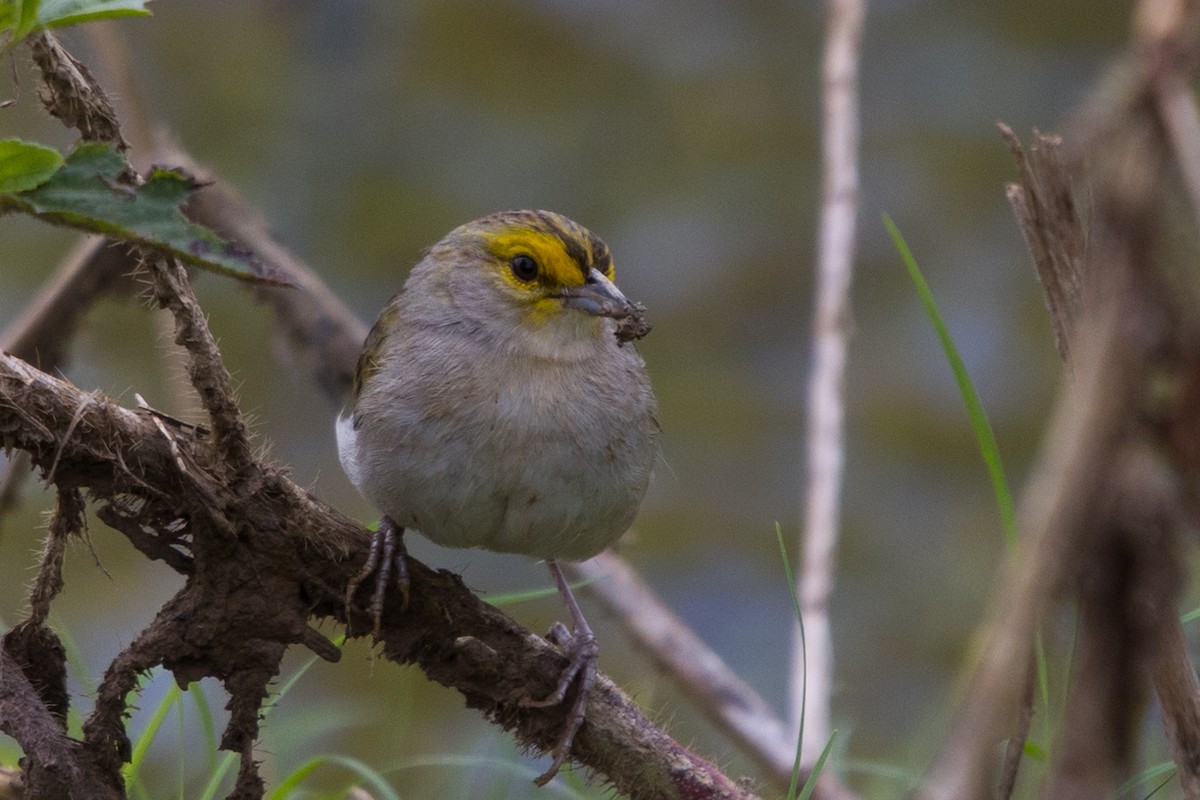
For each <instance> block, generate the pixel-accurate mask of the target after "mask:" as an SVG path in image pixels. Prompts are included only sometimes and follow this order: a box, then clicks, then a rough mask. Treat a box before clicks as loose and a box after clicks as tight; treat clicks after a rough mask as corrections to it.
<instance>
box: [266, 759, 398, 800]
mask: <svg viewBox="0 0 1200 800" xmlns="http://www.w3.org/2000/svg"><path fill="white" fill-rule="evenodd" d="M325 765H333V766H338V767H342V768H343V769H347V770H349V771H350V772H352V773H354V774H355V775H356V776H357V777H358V778H359V780H361V781H363V782H364V783H366V784H368V785H369V786H370V787H371V789H372V791H373V793H374V794H373V796H374V797H376V798H378V800H400V795H399V794H397V793H396V790H395V789H393V788H392V787H391V785H390V784H389V783H388V782H387V781H386V780H384V778H383V775H381V774H380V773H379V772H378V771H376V770H375V769H372V768H371V767H369V766H367V765H366V764H364V763H363V762H362V761H359V760H358V759H356V758H349V757H347V756H317V757H315V758H312V759H309V760H308V761H306V762H305V763H303V764H301V765H300V766H299V767H297V768H296V769H295V770H293V771H292V773H291V774H290V775H288V776H287V777H286V778H284V779H283V780H282V781H280V783H279V785H278V786H277V787H275V791H273V792H271V794H270V795H268V797H269V800H287V798H288V797H291V796H292V794H291V793H292V792H293V791H294V790H295V789H297V788H298V787H299V786H300V784H301V782H303V781H304V779H305V778H307V777H308V776H309V774H311V773H312V772H313V770H315V769H317V768H319V767H323V766H325Z"/></svg>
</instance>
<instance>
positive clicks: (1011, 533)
mask: <svg viewBox="0 0 1200 800" xmlns="http://www.w3.org/2000/svg"><path fill="white" fill-rule="evenodd" d="M883 224H884V227H886V228H887V231H888V235H889V236H891V237H892V244H893V245H894V246H895V248H896V252H898V253H899V254H900V259H901V260H902V261H903V262H904V266H905V267H906V268H907V269H908V275H909V277H910V278H912V282H913V285H914V286H915V287H916V289H917V296H918V297H920V299H921V305H922V306H924V307H925V314H926V316H928V317H929V321H930V323H932V325H933V329H934V331H935V332H936V333H937V337H938V340H939V341H940V342H941V344H942V351H943V353H945V356H946V361H947V362H948V363H949V364H950V370H951V371H952V372H953V373H954V380H955V382H956V383H957V384H958V390H959V393H960V394H961V395H962V400H963V405H964V406H965V407H966V409H967V417H968V419H969V420H970V422H971V431H972V432H973V433H974V435H975V441H976V443H977V444H978V446H979V453H980V455H981V456H983V463H984V464H985V465H986V466H987V471H988V477H989V478H990V480H991V482H992V494H993V495H994V496H995V499H996V508H997V510H998V511H999V512H1000V524H1001V527H1002V528H1003V530H1004V538H1005V541H1006V542H1007V543H1008V546H1009V548H1010V549H1012V550H1014V551H1015V550H1016V549H1017V546H1018V543H1019V536H1018V534H1017V514H1016V510H1015V507H1014V505H1013V499H1012V492H1011V491H1010V490H1009V487H1008V479H1007V478H1006V477H1005V475H1004V464H1003V462H1002V461H1001V460H1000V445H999V444H998V443H997V441H996V435H995V433H994V432H993V431H992V425H991V423H990V422H988V418H987V413H986V412H985V411H984V410H983V402H982V401H981V400H980V399H979V393H978V392H977V391H975V384H974V383H972V382H971V376H970V374H969V373H968V372H967V365H966V364H965V363H964V362H963V360H962V355H961V354H960V353H959V352H958V346H957V345H955V344H954V338H953V337H952V336H951V335H950V329H949V328H947V327H946V322H945V320H944V319H942V314H941V312H940V311H938V307H937V302H936V301H935V300H934V299H933V292H932V291H931V290H930V288H929V284H928V283H927V282H926V281H925V276H924V275H923V274H922V273H921V268H920V267H919V266H918V265H917V259H916V258H915V257H914V256H913V254H912V251H911V250H909V248H908V243H907V242H906V241H904V237H903V236H902V235H901V234H900V229H899V228H897V227H896V224H895V223H894V222H892V218H891V217H890V216H888V215H887V214H884V215H883ZM1035 649H1036V655H1035V660H1036V665H1035V668H1036V671H1037V684H1038V691H1039V693H1040V694H1041V700H1042V708H1043V709H1046V710H1049V708H1050V679H1049V673H1050V667H1049V664H1048V662H1047V659H1046V650H1045V647H1044V646H1043V644H1042V635H1041V632H1040V631H1039V632H1038V635H1037V641H1036V643H1035Z"/></svg>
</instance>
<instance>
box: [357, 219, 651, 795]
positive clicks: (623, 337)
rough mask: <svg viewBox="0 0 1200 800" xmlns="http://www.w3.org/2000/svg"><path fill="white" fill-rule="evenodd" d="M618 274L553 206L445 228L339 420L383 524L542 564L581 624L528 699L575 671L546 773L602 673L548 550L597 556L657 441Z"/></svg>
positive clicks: (638, 486)
mask: <svg viewBox="0 0 1200 800" xmlns="http://www.w3.org/2000/svg"><path fill="white" fill-rule="evenodd" d="M612 277H613V266H612V259H611V256H610V254H609V251H608V248H607V246H605V245H604V243H603V242H602V241H600V239H598V238H597V237H596V236H594V235H593V234H592V233H590V232H589V231H587V230H586V229H585V228H583V227H581V226H579V225H578V224H576V223H574V222H572V221H571V220H568V219H567V218H565V217H562V216H560V215H558V214H553V213H550V212H545V211H516V212H503V213H500V214H494V215H491V216H489V217H484V218H482V219H480V220H477V221H475V222H472V223H469V224H467V225H464V226H462V227H460V228H458V229H456V230H454V231H452V232H451V233H450V234H449V235H447V236H446V238H445V239H443V240H442V241H441V242H439V243H438V244H436V245H434V246H433V247H432V248H431V249H430V251H429V253H428V255H426V257H425V258H424V259H423V260H422V261H421V262H420V263H419V264H417V266H416V267H414V268H413V270H412V273H411V275H410V276H409V279H408V281H407V283H406V284H405V287H404V289H403V291H401V292H400V293H399V294H397V295H396V296H395V297H394V298H392V300H391V301H390V302H389V303H388V305H387V306H386V307H385V308H384V310H383V311H382V313H381V314H380V315H379V319H378V321H377V322H376V324H375V327H374V328H373V329H372V331H371V334H370V336H369V337H368V339H367V342H366V345H365V347H364V351H363V355H362V357H361V359H360V361H359V367H358V374H357V376H356V379H355V396H354V400H353V403H352V405H351V406H350V407H349V408H348V409H347V410H346V412H345V413H344V414H343V415H342V416H341V418H339V420H338V425H337V434H338V449H339V452H340V455H341V460H342V465H343V467H344V468H345V470H346V473H347V475H349V477H350V479H351V481H352V482H353V483H354V484H355V485H356V486H357V487H358V488H359V489H360V490H361V491H362V492H363V494H364V495H366V497H367V498H368V499H369V500H371V502H372V503H374V504H375V505H376V506H378V507H379V509H380V510H381V511H383V513H384V514H385V522H387V523H388V524H387V525H385V526H384V527H383V530H384V534H382V535H383V536H390V535H391V534H390V533H388V531H390V530H393V529H394V528H399V529H404V528H412V529H415V530H418V531H420V532H421V533H423V534H424V535H425V536H427V537H429V538H430V539H432V540H433V541H435V542H437V543H439V544H442V545H446V546H449V547H481V548H485V549H488V550H495V551H500V552H507V553H522V554H525V555H529V556H533V557H535V558H541V559H546V560H547V563H548V564H549V565H550V567H551V570H552V572H553V573H554V576H555V579H556V581H557V582H558V584H559V587H560V590H561V591H563V593H564V600H566V601H567V604H568V607H569V608H570V609H571V613H572V617H573V618H574V621H575V634H574V636H573V637H572V639H571V642H570V643H569V645H568V646H567V647H566V649H567V650H568V654H569V655H570V656H571V657H572V659H571V660H572V666H571V667H570V668H569V669H568V670H567V672H565V673H564V675H563V678H562V680H561V681H560V683H559V686H558V689H557V690H556V692H555V693H553V694H552V695H551V697H550V698H547V700H546V701H537V702H532V701H531V702H530V703H529V704H530V705H539V704H544V703H545V702H560V701H561V700H562V699H563V696H564V695H565V693H566V690H567V689H568V688H569V685H570V684H571V683H572V681H573V680H574V678H575V676H576V675H577V674H580V673H582V675H583V680H582V684H583V685H581V687H580V691H579V696H578V697H577V699H576V702H575V704H574V705H573V708H572V711H571V716H570V719H569V722H568V726H567V730H566V732H565V733H564V737H563V741H560V746H559V747H558V748H557V749H556V755H555V761H554V764H553V765H552V767H551V769H550V771H548V772H547V774H546V775H544V776H543V778H544V779H545V780H549V777H550V776H552V775H553V773H554V772H555V771H556V770H557V769H558V766H559V765H560V764H561V763H562V760H563V758H565V756H566V751H567V749H568V748H569V746H570V741H571V738H572V737H573V735H574V731H575V729H576V728H578V725H579V724H580V723H581V722H582V719H583V700H584V695H585V694H586V689H587V686H588V685H590V682H591V677H592V676H593V675H594V672H595V640H594V637H592V634H591V631H590V629H589V628H588V627H587V623H586V622H585V621H584V620H583V617H582V615H581V614H580V613H579V610H578V606H577V605H576V604H575V601H574V598H573V597H571V596H570V591H569V590H568V589H567V588H566V584H565V581H564V580H563V579H562V574H561V572H560V571H559V570H558V567H557V565H556V564H555V563H554V560H555V559H570V560H578V559H584V558H588V557H590V556H592V555H595V554H596V553H598V552H600V551H601V550H603V549H604V548H605V547H607V546H608V545H610V544H612V543H613V542H614V541H615V540H616V539H617V538H618V537H619V536H620V535H621V534H622V533H623V532H624V531H625V530H626V529H627V528H628V527H629V525H630V523H632V521H633V519H634V517H635V515H636V514H637V510H638V506H639V505H640V504H641V501H642V498H643V496H644V495H645V492H646V488H647V486H648V484H649V481H650V472H651V467H652V465H653V462H654V459H655V457H656V455H657V449H658V444H657V442H658V435H659V426H658V421H657V418H656V414H657V408H656V404H655V399H654V394H653V392H652V390H651V388H650V381H649V378H648V376H647V374H646V367H645V363H644V362H643V361H642V358H641V356H639V355H638V354H637V352H636V351H635V350H634V348H633V347H632V346H629V345H628V344H627V341H628V340H629V339H630V338H631V337H636V336H638V335H641V334H643V333H644V332H645V331H646V330H648V329H649V328H648V326H647V325H645V322H644V320H643V319H642V318H641V311H640V307H637V306H634V305H633V304H632V303H630V302H629V301H628V300H627V299H626V298H625V297H624V295H622V294H621V292H620V291H619V290H618V289H617V288H616V286H615V285H614V284H613V283H612ZM631 331H632V332H633V333H630V332H631ZM373 553H376V554H377V553H378V547H376V548H375V550H373ZM382 566H383V568H384V569H385V570H386V568H387V567H388V566H389V565H388V563H387V559H385V560H384V564H383V565H382ZM399 566H400V568H401V569H402V568H403V564H402V563H401V564H400V565H399ZM374 567H375V563H374V561H372V562H371V563H370V564H369V565H368V571H369V570H373V569H374ZM381 579H382V580H384V581H386V574H382V577H381ZM356 586H357V582H355V583H354V584H352V585H351V588H350V592H351V593H353V590H354V588H355V587H356ZM380 588H382V587H380ZM376 596H377V600H376V604H375V605H374V606H373V610H374V611H375V614H376V618H377V619H378V616H379V614H380V612H381V609H382V593H381V591H380V592H377V595H376Z"/></svg>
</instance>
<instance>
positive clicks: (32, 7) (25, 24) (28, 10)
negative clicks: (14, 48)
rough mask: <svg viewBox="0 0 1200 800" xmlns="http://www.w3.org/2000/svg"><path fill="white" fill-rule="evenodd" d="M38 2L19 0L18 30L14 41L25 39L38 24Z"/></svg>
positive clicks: (14, 34) (14, 35)
mask: <svg viewBox="0 0 1200 800" xmlns="http://www.w3.org/2000/svg"><path fill="white" fill-rule="evenodd" d="M37 13H38V0H17V30H16V31H15V32H14V33H13V41H16V40H17V39H22V38H24V36H25V34H27V33H29V32H30V31H31V30H33V27H34V25H36V24H37Z"/></svg>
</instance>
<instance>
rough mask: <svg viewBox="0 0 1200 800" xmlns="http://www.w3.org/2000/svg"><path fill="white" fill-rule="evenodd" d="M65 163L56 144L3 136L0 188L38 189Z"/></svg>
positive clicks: (8, 189) (7, 189)
mask: <svg viewBox="0 0 1200 800" xmlns="http://www.w3.org/2000/svg"><path fill="white" fill-rule="evenodd" d="M62 165H63V157H62V156H61V155H60V154H59V152H58V151H57V150H55V149H54V148H53V147H45V146H43V145H40V144H34V143H33V142H23V141H21V140H20V139H0V192H24V191H26V190H28V189H35V188H37V187H38V186H41V185H42V184H43V183H45V182H46V181H48V180H50V176H51V175H53V174H54V173H55V172H57V171H58V168H59V167H61V166H62Z"/></svg>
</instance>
